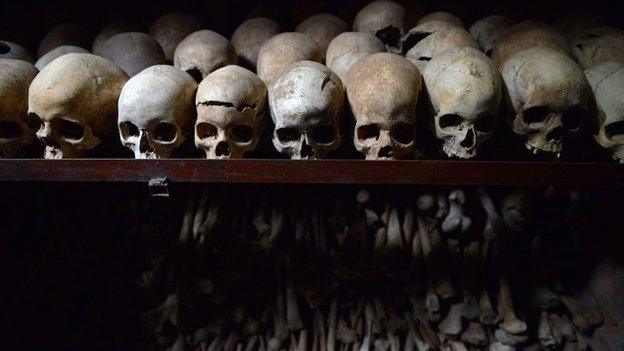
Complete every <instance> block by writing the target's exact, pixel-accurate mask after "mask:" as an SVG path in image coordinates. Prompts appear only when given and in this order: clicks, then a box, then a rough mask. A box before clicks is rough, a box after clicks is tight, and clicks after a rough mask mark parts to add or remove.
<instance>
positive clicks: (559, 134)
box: [546, 127, 563, 141]
mask: <svg viewBox="0 0 624 351" xmlns="http://www.w3.org/2000/svg"><path fill="white" fill-rule="evenodd" d="M561 138H563V128H562V127H557V128H555V129H553V130H551V131H550V132H549V133H548V134H547V135H546V140H547V141H561Z"/></svg>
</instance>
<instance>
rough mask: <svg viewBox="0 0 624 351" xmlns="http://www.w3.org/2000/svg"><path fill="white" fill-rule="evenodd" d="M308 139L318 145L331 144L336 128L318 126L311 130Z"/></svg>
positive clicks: (334, 138) (334, 137)
mask: <svg viewBox="0 0 624 351" xmlns="http://www.w3.org/2000/svg"><path fill="white" fill-rule="evenodd" d="M310 137H311V138H312V140H314V141H316V142H317V143H319V144H331V143H332V142H334V140H336V128H334V127H333V126H318V127H316V128H314V130H312V134H311V135H310Z"/></svg>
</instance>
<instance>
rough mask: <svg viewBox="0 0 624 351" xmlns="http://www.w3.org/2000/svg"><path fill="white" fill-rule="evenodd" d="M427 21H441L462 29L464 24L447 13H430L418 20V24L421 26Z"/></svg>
mask: <svg viewBox="0 0 624 351" xmlns="http://www.w3.org/2000/svg"><path fill="white" fill-rule="evenodd" d="M429 21H443V22H448V23H451V24H454V25H456V26H458V27H462V28H463V27H464V22H463V21H462V20H461V19H460V18H459V17H457V16H455V15H454V14H452V13H449V12H443V11H440V12H433V13H430V14H428V15H425V16H424V17H422V18H421V19H420V20H418V24H423V23H426V22H429Z"/></svg>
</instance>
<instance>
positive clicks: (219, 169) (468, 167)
mask: <svg viewBox="0 0 624 351" xmlns="http://www.w3.org/2000/svg"><path fill="white" fill-rule="evenodd" d="M154 177H167V178H169V180H170V181H171V182H174V183H175V182H215V183H317V184H322V183H326V184H349V183H353V184H428V185H435V184H440V185H550V184H553V185H576V186H584V185H587V186H621V185H624V166H622V165H618V164H578V163H537V162H536V163H521V162H465V161H361V160H318V161H292V160H187V159H185V160H182V159H171V160H127V159H114V160H112V159H88V160H87V159H84V160H0V181H68V182H147V181H148V180H149V179H151V178H154Z"/></svg>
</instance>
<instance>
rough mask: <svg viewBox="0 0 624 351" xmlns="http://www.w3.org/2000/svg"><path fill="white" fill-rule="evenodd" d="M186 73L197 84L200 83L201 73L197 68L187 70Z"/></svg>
mask: <svg viewBox="0 0 624 351" xmlns="http://www.w3.org/2000/svg"><path fill="white" fill-rule="evenodd" d="M186 73H188V74H190V75H191V77H193V79H195V81H196V82H197V83H201V81H202V80H203V79H204V77H203V76H202V73H201V72H200V71H199V70H198V69H197V68H191V69H187V70H186Z"/></svg>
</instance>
